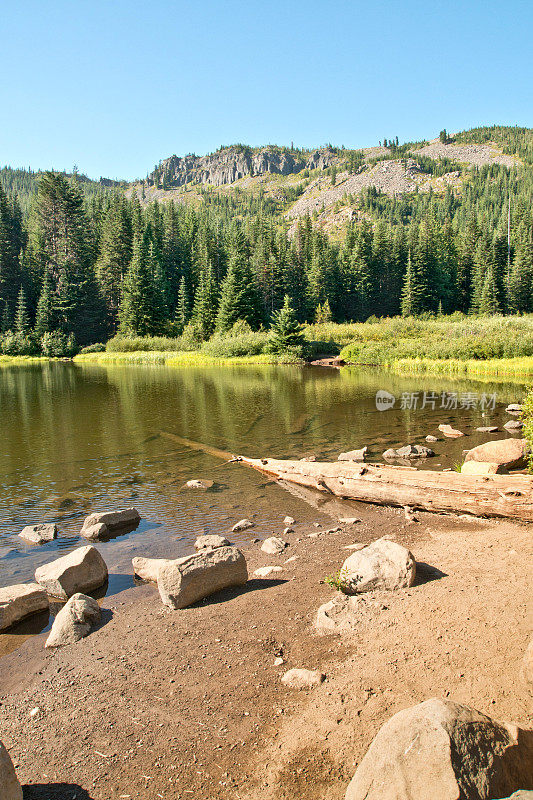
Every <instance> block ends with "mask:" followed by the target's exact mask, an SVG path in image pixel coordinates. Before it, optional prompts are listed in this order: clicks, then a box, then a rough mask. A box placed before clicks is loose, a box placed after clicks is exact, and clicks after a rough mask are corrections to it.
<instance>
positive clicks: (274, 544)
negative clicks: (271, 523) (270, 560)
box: [261, 536, 289, 556]
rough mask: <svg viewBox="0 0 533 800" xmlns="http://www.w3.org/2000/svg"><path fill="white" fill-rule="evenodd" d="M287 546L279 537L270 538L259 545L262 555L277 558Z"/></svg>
mask: <svg viewBox="0 0 533 800" xmlns="http://www.w3.org/2000/svg"><path fill="white" fill-rule="evenodd" d="M288 546H289V543H288V542H284V541H283V539H280V538H279V536H270V537H269V538H268V539H265V541H264V542H263V544H262V545H261V550H262V551H263V553H267V554H268V555H269V556H277V555H279V554H280V553H283V551H284V550H285V548H286V547H288Z"/></svg>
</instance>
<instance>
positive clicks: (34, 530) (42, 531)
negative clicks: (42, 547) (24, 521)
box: [19, 522, 57, 544]
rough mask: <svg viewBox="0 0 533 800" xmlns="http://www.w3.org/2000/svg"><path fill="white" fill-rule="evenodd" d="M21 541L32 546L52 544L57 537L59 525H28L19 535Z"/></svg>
mask: <svg viewBox="0 0 533 800" xmlns="http://www.w3.org/2000/svg"><path fill="white" fill-rule="evenodd" d="M19 536H20V538H21V539H25V540H26V541H27V542H31V543H32V544H44V543H45V542H51V541H52V540H53V539H55V538H56V536H57V525H56V524H55V523H53V522H51V523H43V524H42V525H26V527H25V528H23V529H22V530H21V532H20V533H19Z"/></svg>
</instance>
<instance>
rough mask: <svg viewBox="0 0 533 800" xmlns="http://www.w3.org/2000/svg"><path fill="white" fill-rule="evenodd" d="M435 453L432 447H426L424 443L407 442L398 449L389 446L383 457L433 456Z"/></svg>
mask: <svg viewBox="0 0 533 800" xmlns="http://www.w3.org/2000/svg"><path fill="white" fill-rule="evenodd" d="M434 455H435V453H434V452H433V450H432V449H431V448H430V447H425V445H423V444H406V445H405V446H404V447H399V448H398V449H397V450H393V449H392V448H389V449H388V450H385V452H384V453H383V458H386V459H394V458H408V459H411V458H433V456H434Z"/></svg>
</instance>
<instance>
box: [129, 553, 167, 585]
mask: <svg viewBox="0 0 533 800" xmlns="http://www.w3.org/2000/svg"><path fill="white" fill-rule="evenodd" d="M131 563H132V564H133V572H134V574H135V575H137V577H138V578H141V580H143V581H153V582H154V583H156V582H157V578H158V575H159V569H160V567H162V566H163V565H166V564H172V563H173V561H172V559H170V558H142V557H141V556H137V557H136V558H133V559H132V561H131Z"/></svg>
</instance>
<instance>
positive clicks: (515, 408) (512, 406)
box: [505, 403, 523, 414]
mask: <svg viewBox="0 0 533 800" xmlns="http://www.w3.org/2000/svg"><path fill="white" fill-rule="evenodd" d="M522 408H523V406H522V405H521V404H520V403H509V405H508V406H507V408H506V409H505V410H506V411H507V413H508V414H520V412H521V411H522Z"/></svg>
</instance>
